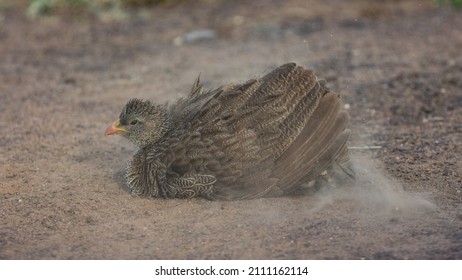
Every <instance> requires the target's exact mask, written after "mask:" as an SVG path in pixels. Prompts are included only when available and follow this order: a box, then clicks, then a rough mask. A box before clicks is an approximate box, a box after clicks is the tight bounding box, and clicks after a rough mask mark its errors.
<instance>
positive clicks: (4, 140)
mask: <svg viewBox="0 0 462 280" xmlns="http://www.w3.org/2000/svg"><path fill="white" fill-rule="evenodd" d="M248 2H250V1H217V2H212V3H211V4H210V3H196V4H194V3H193V4H185V5H180V6H170V7H162V6H160V7H152V8H149V9H148V10H145V11H143V12H141V11H139V12H137V11H134V12H133V13H132V15H131V19H130V20H127V21H121V22H120V21H119V22H109V23H102V22H99V21H97V20H94V19H91V18H84V17H78V16H73V17H61V18H59V17H58V18H46V19H42V20H29V19H26V18H24V17H23V16H22V15H21V13H19V12H17V11H14V10H8V9H6V10H3V12H2V15H1V17H0V41H1V43H0V61H1V63H0V131H1V134H0V178H1V181H0V258H1V259H184V258H185V259H362V258H365V259H462V230H461V229H462V208H461V206H460V205H461V199H462V194H461V191H462V154H461V149H462V148H461V147H462V66H461V65H462V29H461V26H462V16H461V11H456V10H454V9H451V8H450V7H446V8H443V9H437V8H436V7H434V2H436V1H360V0H356V1H334V0H324V1H302V0H290V1H263V0H262V1H252V2H251V3H248ZM199 29H211V30H214V31H215V32H216V36H215V37H214V38H211V39H208V40H204V41H198V42H185V43H183V44H181V45H175V44H173V42H174V40H175V38H177V37H178V36H180V35H182V34H185V33H187V32H190V31H193V30H199ZM289 61H294V62H297V63H298V64H300V65H303V66H305V67H308V68H312V69H314V70H315V71H316V72H317V74H318V76H319V77H322V78H324V79H326V80H327V81H328V84H329V86H330V87H331V88H332V89H333V90H334V91H336V92H338V93H340V94H341V95H342V97H343V100H344V102H345V104H348V105H347V106H349V112H350V115H351V124H350V126H351V129H352V131H353V135H352V137H351V141H350V144H349V145H350V146H352V147H356V148H355V149H353V150H352V151H353V158H354V162H355V165H356V167H357V172H358V174H359V176H358V183H357V185H356V186H353V187H342V186H340V187H338V188H337V189H322V190H320V191H319V192H318V193H316V194H314V195H312V196H302V197H281V198H271V199H257V200H249V201H235V202H220V201H215V202H214V201H207V200H204V199H191V200H164V199H147V198H140V197H133V196H131V195H130V194H129V193H127V191H126V189H125V188H124V186H123V181H122V180H121V178H120V172H121V170H123V168H124V167H125V165H126V163H127V162H128V160H129V159H130V157H131V155H132V154H133V153H134V151H135V148H134V147H133V146H132V145H131V144H130V143H128V142H127V141H125V140H124V139H122V138H120V137H104V136H103V132H104V130H105V128H106V127H107V126H108V125H109V124H110V123H111V122H112V121H113V120H114V119H115V118H117V116H118V114H119V112H120V109H121V107H122V106H123V105H124V103H125V102H126V101H127V100H128V99H129V98H131V97H140V98H149V99H152V100H156V101H158V102H165V101H168V100H174V99H176V98H177V97H180V96H183V95H184V94H186V93H187V92H188V91H189V89H190V86H191V84H192V82H193V81H194V79H195V78H196V76H197V75H198V74H199V73H202V78H203V80H204V82H205V84H206V86H207V87H217V86H220V85H221V84H224V83H229V82H236V81H243V80H245V79H247V78H251V77H253V76H255V75H261V74H263V73H266V72H268V71H269V70H271V69H272V68H274V67H276V66H278V65H280V64H282V63H285V62H289ZM364 146H369V148H368V149H358V148H361V147H364ZM370 146H377V147H372V148H374V149H372V148H370Z"/></svg>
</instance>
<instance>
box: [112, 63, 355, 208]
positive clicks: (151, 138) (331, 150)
mask: <svg viewBox="0 0 462 280" xmlns="http://www.w3.org/2000/svg"><path fill="white" fill-rule="evenodd" d="M348 119H349V117H348V113H347V112H345V111H343V110H341V103H340V98H339V96H338V95H337V94H335V93H334V92H332V91H329V89H328V88H327V87H326V85H325V82H324V81H322V80H318V79H317V78H316V76H315V74H314V73H313V71H310V70H306V69H304V68H302V67H299V66H296V65H295V64H294V63H288V64H285V65H282V66H280V67H278V68H277V69H275V70H273V71H272V72H270V73H269V74H267V75H266V76H264V77H262V78H259V79H252V80H249V81H247V82H245V83H242V84H231V85H225V86H222V87H220V88H218V89H215V90H212V91H206V90H204V89H203V88H202V85H201V83H200V81H199V78H198V79H197V80H196V82H195V83H194V85H193V87H192V90H191V93H190V94H189V95H188V96H187V97H185V98H182V99H179V100H178V101H176V102H175V103H172V104H163V105H159V104H155V103H152V102H150V101H145V100H141V99H131V100H130V101H128V103H127V104H126V105H125V107H124V108H123V109H122V113H121V114H120V116H119V119H118V120H117V121H115V122H114V123H113V124H112V125H111V126H109V127H108V128H107V130H106V133H105V134H106V135H111V134H121V135H122V136H125V137H126V138H128V139H129V140H131V141H132V142H133V143H134V144H135V145H137V146H138V148H139V150H138V151H137V153H136V154H135V155H134V157H133V159H132V161H131V162H130V164H129V165H128V167H127V170H126V180H127V184H128V187H129V189H130V191H131V192H132V193H133V194H136V195H144V196H148V197H164V198H189V197H195V196H202V197H206V198H208V199H221V200H235V199H250V198H258V197H270V196H279V195H284V194H290V193H294V192H297V191H298V190H299V189H300V187H301V186H302V185H305V186H306V183H310V182H314V181H315V180H317V178H320V177H323V176H324V177H326V174H329V172H331V171H333V170H334V169H335V170H343V171H344V172H345V173H346V174H348V175H349V176H353V174H352V173H351V172H350V171H351V170H349V169H348V168H347V167H345V166H347V165H348V162H349V153H348V148H347V146H346V143H347V140H348V137H349V135H350V131H349V129H347V128H346V127H347V124H348ZM338 167H339V168H338ZM327 176H328V175H327Z"/></svg>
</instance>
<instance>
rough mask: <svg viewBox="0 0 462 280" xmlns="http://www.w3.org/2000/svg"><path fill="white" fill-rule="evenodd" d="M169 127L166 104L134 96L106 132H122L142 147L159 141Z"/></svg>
mask: <svg viewBox="0 0 462 280" xmlns="http://www.w3.org/2000/svg"><path fill="white" fill-rule="evenodd" d="M168 128H169V121H168V116H167V110H166V108H165V106H162V105H158V104H154V103H151V102H150V101H147V100H141V99H137V98H134V99H131V100H129V101H128V102H127V104H125V106H124V108H123V109H122V112H121V113H120V116H119V119H118V120H116V121H115V122H113V123H112V124H111V125H110V126H109V127H108V128H107V129H106V132H105V133H104V134H105V135H113V134H120V135H122V136H124V137H126V138H128V139H129V140H130V141H132V142H133V143H134V144H135V145H137V146H138V147H140V148H141V147H145V146H147V145H149V144H153V143H155V142H157V141H158V140H159V139H160V138H161V137H162V136H163V135H164V134H165V133H166V132H167V131H168Z"/></svg>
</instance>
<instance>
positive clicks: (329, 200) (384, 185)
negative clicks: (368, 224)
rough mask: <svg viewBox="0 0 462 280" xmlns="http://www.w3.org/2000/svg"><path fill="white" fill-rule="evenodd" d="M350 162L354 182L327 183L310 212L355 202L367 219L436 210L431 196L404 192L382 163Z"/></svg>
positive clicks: (357, 158)
mask: <svg viewBox="0 0 462 280" xmlns="http://www.w3.org/2000/svg"><path fill="white" fill-rule="evenodd" d="M351 163H352V169H353V170H354V172H355V180H354V181H353V180H343V181H340V180H337V181H336V182H335V183H332V182H331V183H324V184H323V186H322V187H321V189H320V190H319V191H318V192H317V193H316V194H315V197H314V199H313V200H314V204H313V207H312V208H310V209H309V210H308V212H317V211H319V210H321V209H323V208H325V207H327V206H330V205H333V204H336V203H339V202H350V203H354V204H355V205H356V206H357V207H358V209H359V211H360V213H361V214H364V215H366V216H371V215H373V216H387V217H389V216H390V215H393V216H395V215H399V216H403V217H405V216H414V215H419V214H424V213H427V212H428V211H435V210H436V209H437V207H436V205H435V204H434V203H432V202H431V197H430V195H429V194H426V193H413V192H408V191H405V190H404V187H403V185H402V184H401V183H400V182H398V181H397V180H396V179H394V178H392V177H391V176H390V175H387V174H386V171H385V170H384V168H383V167H381V166H380V163H379V162H377V161H374V160H373V159H371V158H369V157H367V156H363V155H361V156H359V155H358V156H352V159H351Z"/></svg>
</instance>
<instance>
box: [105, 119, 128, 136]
mask: <svg viewBox="0 0 462 280" xmlns="http://www.w3.org/2000/svg"><path fill="white" fill-rule="evenodd" d="M126 132H127V131H126V130H125V129H123V128H121V127H120V121H119V120H116V121H115V122H113V123H112V124H111V125H110V126H109V127H108V128H107V129H106V132H104V135H113V134H121V133H126Z"/></svg>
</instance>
